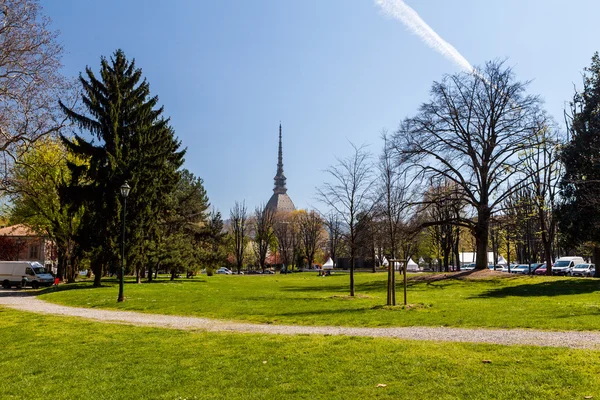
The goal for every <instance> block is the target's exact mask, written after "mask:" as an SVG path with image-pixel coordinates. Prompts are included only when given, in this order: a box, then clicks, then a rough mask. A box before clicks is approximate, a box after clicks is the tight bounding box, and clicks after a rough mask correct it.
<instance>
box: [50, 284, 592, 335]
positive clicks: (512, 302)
mask: <svg viewBox="0 0 600 400" xmlns="http://www.w3.org/2000/svg"><path fill="white" fill-rule="evenodd" d="M502 276H505V275H502ZM385 279H386V276H385V274H382V273H379V274H371V273H361V274H357V275H356V282H357V284H356V293H357V296H356V298H350V297H349V296H347V294H348V276H347V275H343V274H337V275H334V276H331V277H326V278H321V277H317V276H316V275H315V274H309V273H302V274H293V275H269V276H212V277H207V276H201V277H196V278H194V279H190V280H187V279H180V280H176V281H173V282H170V281H168V280H162V281H159V282H157V283H150V284H148V283H144V284H139V285H138V284H135V283H127V284H126V285H125V296H126V301H125V302H124V303H117V302H116V297H117V289H118V287H117V284H116V282H115V281H114V280H113V281H105V282H104V283H103V284H104V286H103V287H101V288H91V283H87V282H86V283H79V284H75V285H63V286H60V287H58V288H57V289H54V288H50V289H47V290H45V291H42V294H41V295H40V298H41V299H44V300H48V301H51V302H56V303H60V304H66V305H72V306H81V307H101V308H110V309H124V310H134V311H141V312H148V313H162V314H178V315H193V316H203V317H211V318H220V319H232V320H246V321H252V322H260V323H273V324H300V325H346V326H416V325H422V326H461V327H496V328H518V327H520V328H537V329H554V330H557V329H558V330H595V329H600V297H599V296H598V291H599V290H600V281H599V280H596V279H590V278H587V279H583V278H582V279H576V278H561V277H543V276H542V277H540V276H522V277H515V276H507V275H506V277H504V278H495V279H488V280H455V279H451V280H441V281H435V282H425V281H416V280H415V281H411V282H410V283H409V288H408V302H409V303H410V304H411V305H412V307H409V308H407V309H404V308H403V307H395V308H386V307H381V306H382V305H384V304H385V296H386V293H385V285H386V282H385ZM65 289H67V290H65ZM398 299H399V302H401V301H402V290H401V286H399V287H398Z"/></svg>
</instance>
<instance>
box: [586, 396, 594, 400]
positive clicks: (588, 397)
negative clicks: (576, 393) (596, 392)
mask: <svg viewBox="0 0 600 400" xmlns="http://www.w3.org/2000/svg"><path fill="white" fill-rule="evenodd" d="M593 398H594V396H585V397H584V399H593Z"/></svg>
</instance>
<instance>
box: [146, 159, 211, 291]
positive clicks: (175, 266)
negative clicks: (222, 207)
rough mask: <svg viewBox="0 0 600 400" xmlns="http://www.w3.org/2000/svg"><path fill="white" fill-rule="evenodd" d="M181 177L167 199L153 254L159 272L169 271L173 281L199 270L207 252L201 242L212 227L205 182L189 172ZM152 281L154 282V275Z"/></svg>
mask: <svg viewBox="0 0 600 400" xmlns="http://www.w3.org/2000/svg"><path fill="white" fill-rule="evenodd" d="M180 175H181V179H180V181H179V182H178V183H177V185H176V187H175V190H173V192H172V193H170V194H169V195H167V196H166V197H165V201H166V204H167V207H165V208H164V209H163V211H162V213H161V214H160V216H159V222H160V223H159V228H158V229H157V231H156V239H155V240H154V241H153V243H152V251H151V257H152V261H153V263H152V264H154V265H155V266H156V267H155V268H156V270H158V269H159V268H160V269H167V270H169V271H170V273H171V278H172V279H174V278H175V276H176V275H177V274H180V273H183V272H189V271H192V272H195V271H196V270H197V269H199V266H200V262H201V260H202V251H203V249H202V248H201V247H200V244H201V243H200V242H201V241H202V240H201V239H202V238H203V237H204V236H205V233H204V231H205V229H206V226H207V225H208V223H209V221H207V210H208V207H209V202H208V196H207V195H206V190H205V189H204V184H203V181H202V179H201V178H198V177H195V176H194V174H192V173H191V172H190V171H188V170H186V169H184V170H182V171H181V173H180ZM148 279H149V280H152V274H151V273H150V275H149V277H148Z"/></svg>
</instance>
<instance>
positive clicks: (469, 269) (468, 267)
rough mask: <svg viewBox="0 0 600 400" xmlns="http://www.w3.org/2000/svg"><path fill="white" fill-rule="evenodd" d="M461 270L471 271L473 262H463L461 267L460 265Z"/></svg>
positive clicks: (473, 267)
mask: <svg viewBox="0 0 600 400" xmlns="http://www.w3.org/2000/svg"><path fill="white" fill-rule="evenodd" d="M460 269H461V271H471V270H473V269H475V263H473V264H465V265H463V266H462V267H460Z"/></svg>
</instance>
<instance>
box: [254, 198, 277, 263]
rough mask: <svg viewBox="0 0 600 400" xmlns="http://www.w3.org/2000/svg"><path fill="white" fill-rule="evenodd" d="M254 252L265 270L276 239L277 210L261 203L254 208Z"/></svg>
mask: <svg viewBox="0 0 600 400" xmlns="http://www.w3.org/2000/svg"><path fill="white" fill-rule="evenodd" d="M253 222H254V242H253V244H254V253H255V254H256V259H257V261H258V265H259V266H260V268H261V269H262V271H263V272H265V261H266V259H267V253H268V252H269V248H270V247H271V244H272V243H273V240H274V239H275V232H274V231H273V223H274V222H275V212H274V211H273V209H271V208H267V207H265V205H264V204H263V205H261V206H259V207H256V209H255V210H254V221H253Z"/></svg>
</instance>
